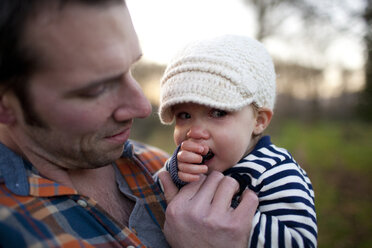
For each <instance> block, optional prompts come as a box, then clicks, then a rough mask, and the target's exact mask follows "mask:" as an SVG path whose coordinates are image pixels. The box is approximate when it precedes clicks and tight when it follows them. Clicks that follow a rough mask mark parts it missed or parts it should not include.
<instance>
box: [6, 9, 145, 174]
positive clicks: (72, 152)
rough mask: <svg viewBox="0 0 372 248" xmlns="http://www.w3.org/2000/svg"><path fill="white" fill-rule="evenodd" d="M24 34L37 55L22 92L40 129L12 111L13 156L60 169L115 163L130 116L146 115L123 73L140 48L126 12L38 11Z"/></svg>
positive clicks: (137, 89)
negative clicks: (24, 153) (21, 154)
mask: <svg viewBox="0 0 372 248" xmlns="http://www.w3.org/2000/svg"><path fill="white" fill-rule="evenodd" d="M25 35H26V36H25V37H27V41H26V44H27V45H29V46H32V47H33V48H34V49H36V52H37V53H38V54H39V55H40V57H39V59H40V60H41V65H42V66H41V69H39V70H38V71H36V72H35V73H34V74H33V76H32V77H31V80H30V82H29V84H30V85H29V86H30V87H29V91H28V93H29V94H30V99H31V102H32V103H33V106H32V108H33V109H34V111H35V113H36V114H37V115H38V117H39V118H40V119H41V121H42V122H43V123H44V124H45V125H46V127H36V126H30V125H28V124H26V123H25V121H24V119H23V117H22V116H23V113H22V110H21V108H20V107H19V106H18V110H19V111H16V112H17V120H18V121H17V124H16V125H14V127H13V128H14V132H13V133H14V134H15V135H13V136H14V137H15V138H14V139H16V140H17V144H21V145H20V146H22V147H21V150H25V149H27V150H28V151H31V152H32V153H34V154H36V155H37V156H41V157H42V158H44V159H46V160H48V161H51V162H53V163H57V164H58V165H59V166H62V167H65V168H95V167H100V166H104V165H106V164H108V163H110V162H112V161H113V160H115V159H117V158H118V157H119V156H120V155H121V153H122V149H123V144H124V142H125V141H126V140H127V139H128V137H129V134H130V128H131V125H132V121H133V118H143V117H146V116H148V115H149V114H150V112H151V105H150V104H149V102H148V100H147V99H146V98H145V97H144V95H143V93H142V91H141V89H140V86H139V85H138V83H137V82H136V81H135V80H134V79H133V78H132V76H131V73H130V69H131V66H132V65H133V63H135V62H136V61H137V60H138V59H139V58H140V56H141V50H140V47H139V44H138V40H137V36H136V33H135V31H134V29H133V25H132V22H131V19H130V16H129V13H128V10H127V8H126V7H125V6H124V5H112V6H108V7H88V6H85V5H79V4H68V5H66V6H64V7H63V8H62V9H61V10H57V9H55V10H54V11H50V10H48V11H43V13H41V14H39V15H38V16H37V17H35V18H34V19H32V20H31V21H30V22H29V23H28V28H27V29H26V33H25Z"/></svg>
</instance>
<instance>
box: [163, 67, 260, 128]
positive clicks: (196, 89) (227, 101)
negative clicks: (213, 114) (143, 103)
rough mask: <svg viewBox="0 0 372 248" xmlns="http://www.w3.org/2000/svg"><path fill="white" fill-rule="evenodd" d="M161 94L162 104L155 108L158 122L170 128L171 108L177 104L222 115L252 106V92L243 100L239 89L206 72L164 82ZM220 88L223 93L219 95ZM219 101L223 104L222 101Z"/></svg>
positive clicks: (229, 81) (183, 73)
mask: <svg viewBox="0 0 372 248" xmlns="http://www.w3.org/2000/svg"><path fill="white" fill-rule="evenodd" d="M165 84H168V85H164V86H163V88H166V89H167V90H166V91H162V92H161V99H162V104H161V106H160V108H159V117H160V121H161V122H162V123H163V124H171V123H172V122H173V118H174V114H173V112H172V107H173V106H174V105H177V104H181V103H196V104H200V105H205V106H209V107H212V108H217V109H221V110H226V111H238V110H240V109H241V108H243V107H244V106H247V105H249V104H251V103H252V102H253V97H252V96H253V95H254V92H250V93H251V94H250V95H251V96H249V95H247V91H246V90H245V92H244V96H243V95H242V94H241V89H240V88H239V87H238V86H237V85H234V83H232V82H231V80H229V79H228V78H225V77H222V76H221V75H217V74H216V75H213V76H212V75H211V73H210V72H203V71H191V72H190V71H184V72H179V73H177V74H175V75H173V76H172V77H171V78H168V80H167V82H165ZM221 88H223V89H224V91H221ZM222 99H223V101H222Z"/></svg>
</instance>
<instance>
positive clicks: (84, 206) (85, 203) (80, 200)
mask: <svg viewBox="0 0 372 248" xmlns="http://www.w3.org/2000/svg"><path fill="white" fill-rule="evenodd" d="M77 204H79V205H80V206H82V207H83V208H86V207H87V206H88V203H87V202H86V201H85V200H82V199H79V200H78V201H77Z"/></svg>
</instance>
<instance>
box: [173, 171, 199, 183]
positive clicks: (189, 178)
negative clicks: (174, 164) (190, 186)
mask: <svg viewBox="0 0 372 248" xmlns="http://www.w3.org/2000/svg"><path fill="white" fill-rule="evenodd" d="M178 178H179V179H180V180H182V181H184V182H187V183H191V182H196V181H198V180H199V178H200V176H199V175H197V174H189V173H183V172H182V171H179V172H178Z"/></svg>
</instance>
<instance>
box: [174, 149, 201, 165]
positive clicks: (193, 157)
mask: <svg viewBox="0 0 372 248" xmlns="http://www.w3.org/2000/svg"><path fill="white" fill-rule="evenodd" d="M177 159H178V162H183V163H189V164H199V163H201V161H202V160H203V157H202V156H201V155H200V154H197V153H194V152H189V151H179V152H178V153H177Z"/></svg>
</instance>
